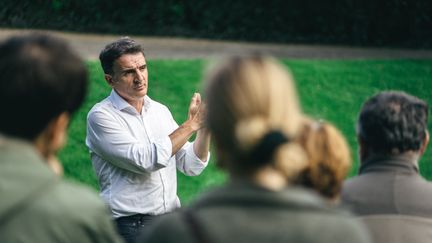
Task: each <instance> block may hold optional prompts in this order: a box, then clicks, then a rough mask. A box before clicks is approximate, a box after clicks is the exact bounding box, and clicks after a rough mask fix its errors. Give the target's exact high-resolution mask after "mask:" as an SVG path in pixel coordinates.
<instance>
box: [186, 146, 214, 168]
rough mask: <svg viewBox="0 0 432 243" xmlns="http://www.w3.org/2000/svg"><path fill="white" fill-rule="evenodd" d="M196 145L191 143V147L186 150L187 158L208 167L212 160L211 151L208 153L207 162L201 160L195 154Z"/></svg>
mask: <svg viewBox="0 0 432 243" xmlns="http://www.w3.org/2000/svg"><path fill="white" fill-rule="evenodd" d="M193 145H194V143H191V144H189V146H188V147H187V148H186V155H187V156H189V158H191V159H192V160H193V161H197V162H199V163H200V164H204V165H207V163H208V162H209V160H210V151H209V152H208V153H207V158H206V160H204V161H203V160H201V159H200V158H199V157H198V156H197V155H196V154H195V151H194V148H193V147H194V146H193Z"/></svg>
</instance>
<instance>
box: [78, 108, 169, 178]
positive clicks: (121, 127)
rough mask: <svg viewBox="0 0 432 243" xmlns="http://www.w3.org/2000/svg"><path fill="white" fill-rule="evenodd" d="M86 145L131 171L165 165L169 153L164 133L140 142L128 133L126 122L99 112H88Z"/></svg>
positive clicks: (99, 154) (144, 170) (153, 169)
mask: <svg viewBox="0 0 432 243" xmlns="http://www.w3.org/2000/svg"><path fill="white" fill-rule="evenodd" d="M86 144H87V146H88V147H89V148H90V150H91V152H93V153H96V154H97V155H98V156H100V157H101V158H102V159H104V160H106V161H108V162H110V163H112V164H113V165H115V166H118V167H120V168H122V169H125V170H129V171H132V172H135V173H143V172H151V171H156V170H158V169H160V168H165V167H166V166H168V163H169V160H170V157H171V154H172V144H171V140H170V139H169V137H168V136H164V137H160V138H158V140H156V141H154V142H150V141H140V140H138V139H136V138H135V137H133V136H132V135H131V134H130V132H129V131H128V129H127V124H122V122H121V121H118V120H117V118H116V117H115V116H113V115H112V114H110V113H108V112H103V111H93V112H90V113H89V115H88V117H87V139H86Z"/></svg>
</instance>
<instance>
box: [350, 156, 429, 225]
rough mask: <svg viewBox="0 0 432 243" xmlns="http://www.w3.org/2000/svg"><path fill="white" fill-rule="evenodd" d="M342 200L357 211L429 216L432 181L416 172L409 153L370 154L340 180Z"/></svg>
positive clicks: (361, 213)
mask: <svg viewBox="0 0 432 243" xmlns="http://www.w3.org/2000/svg"><path fill="white" fill-rule="evenodd" d="M342 202H343V203H344V204H346V205H347V206H348V207H349V208H351V209H352V210H353V211H354V213H356V214H358V215H372V214H404V215H413V216H421V217H432V203H431V202H432V183H430V182H428V181H426V180H425V179H423V178H422V177H421V176H420V174H419V170H418V166H417V162H416V161H413V160H412V159H410V157H409V156H403V155H400V156H391V157H390V156H382V157H374V158H371V159H369V160H366V161H364V162H363V163H362V165H361V167H360V172H359V175H358V176H356V177H353V178H352V179H349V180H348V181H346V182H345V183H344V185H343V188H342Z"/></svg>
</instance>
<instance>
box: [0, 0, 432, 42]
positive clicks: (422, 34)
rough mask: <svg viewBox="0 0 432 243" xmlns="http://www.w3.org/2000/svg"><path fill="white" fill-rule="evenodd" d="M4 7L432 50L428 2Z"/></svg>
mask: <svg viewBox="0 0 432 243" xmlns="http://www.w3.org/2000/svg"><path fill="white" fill-rule="evenodd" d="M0 4H1V8H0V25H1V26H2V27H18V28H48V29H61V30H71V31H91V32H101V33H121V34H140V35H160V36H187V37H205V38H211V39H234V40H249V41H267V42H284V43H288V42H290V43H296V42H297V43H329V44H351V45H369V46H371V45H372V46H399V47H414V48H421V47H428V48H430V47H432V1H431V0H413V1H409V0H335V1H331V2H330V1H315V0H292V1H290V0H273V1H272V0H237V1H235V0H234V1H233V0H218V1H206V0H183V1H173V0H152V1H149V0H122V1H112V0H85V1H84V0H53V1H46V0H34V1H19V0H1V3H0Z"/></svg>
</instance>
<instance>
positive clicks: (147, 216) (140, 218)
mask: <svg viewBox="0 0 432 243" xmlns="http://www.w3.org/2000/svg"><path fill="white" fill-rule="evenodd" d="M156 217H158V216H157V215H150V214H133V215H129V216H123V217H119V218H116V219H115V220H116V221H117V222H122V221H123V222H124V221H145V220H149V219H150V220H151V219H154V218H156Z"/></svg>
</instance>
